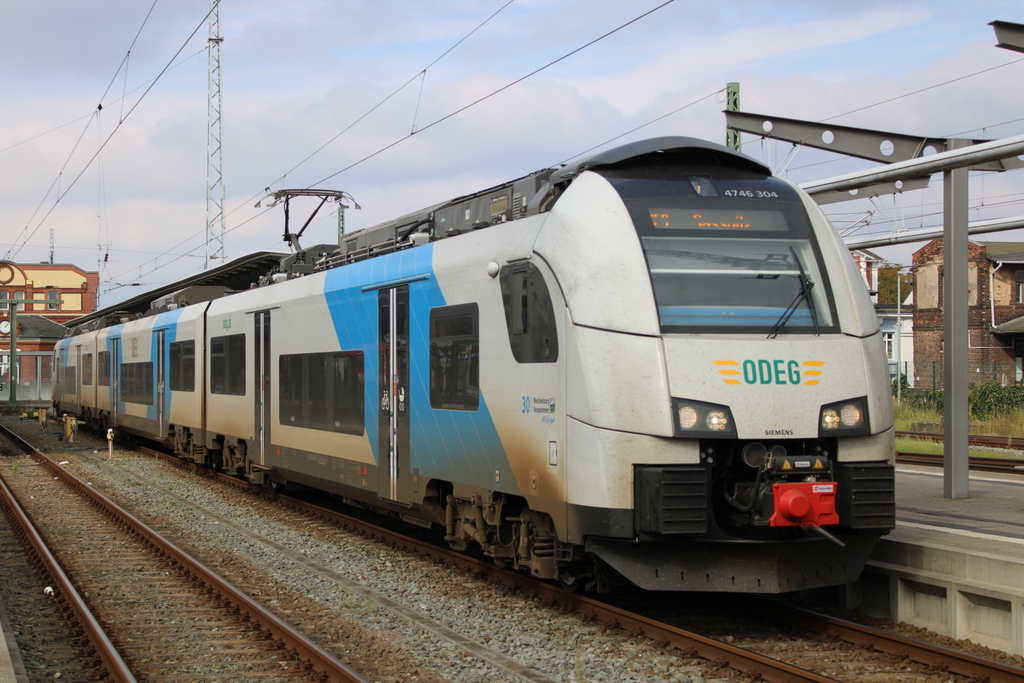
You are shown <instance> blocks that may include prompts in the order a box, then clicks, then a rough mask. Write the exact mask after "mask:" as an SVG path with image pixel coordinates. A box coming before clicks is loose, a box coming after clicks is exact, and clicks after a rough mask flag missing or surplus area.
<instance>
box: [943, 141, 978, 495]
mask: <svg viewBox="0 0 1024 683" xmlns="http://www.w3.org/2000/svg"><path fill="white" fill-rule="evenodd" d="M957 144H958V143H957V142H954V143H953V146H954V147H956V145H957ZM942 184H943V195H944V207H943V208H944V211H943V254H944V256H943V279H944V282H943V291H942V293H943V298H944V306H943V323H942V342H943V376H942V377H943V413H944V420H945V427H944V430H943V431H944V432H945V437H944V446H945V459H944V464H943V495H944V496H945V497H946V498H953V499H958V498H969V497H970V495H971V494H970V480H969V475H968V468H967V456H968V446H967V330H968V328H967V311H968V309H967V287H968V283H967V276H968V271H967V253H968V235H967V198H968V192H967V169H966V168H957V169H952V170H948V171H945V172H944V174H943V183H942Z"/></svg>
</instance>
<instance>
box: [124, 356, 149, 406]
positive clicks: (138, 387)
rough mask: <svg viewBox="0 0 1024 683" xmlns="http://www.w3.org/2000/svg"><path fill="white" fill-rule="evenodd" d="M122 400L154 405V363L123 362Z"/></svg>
mask: <svg viewBox="0 0 1024 683" xmlns="http://www.w3.org/2000/svg"><path fill="white" fill-rule="evenodd" d="M121 400H122V401H124V402H125V403H139V404H142V405H144V406H151V405H153V363H152V362H146V363H122V364H121Z"/></svg>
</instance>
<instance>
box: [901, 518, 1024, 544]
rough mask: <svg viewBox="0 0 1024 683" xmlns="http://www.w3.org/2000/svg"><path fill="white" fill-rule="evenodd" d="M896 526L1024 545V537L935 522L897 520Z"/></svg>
mask: <svg viewBox="0 0 1024 683" xmlns="http://www.w3.org/2000/svg"><path fill="white" fill-rule="evenodd" d="M896 526H905V527H910V528H911V529H924V530H926V531H941V532H943V533H947V534H954V535H956V536H969V537H970V538H981V539H984V540H986V541H997V542H999V543H1016V544H1017V545H1024V538H1013V537H1009V536H1001V535H999V534H998V533H991V534H983V533H980V532H977V531H968V530H967V529H951V528H949V527H945V526H935V525H933V524H919V523H917V522H900V521H898V522H896Z"/></svg>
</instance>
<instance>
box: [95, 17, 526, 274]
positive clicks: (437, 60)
mask: <svg viewBox="0 0 1024 683" xmlns="http://www.w3.org/2000/svg"><path fill="white" fill-rule="evenodd" d="M513 2H514V0H508V2H506V3H505V4H504V5H502V6H501V7H499V8H498V9H497V11H495V12H494V13H493V14H491V15H490V16H489V17H487V18H486V19H484V20H483V21H482V22H480V23H479V24H477V26H476V27H475V28H473V30H472V31H470V32H469V33H467V34H466V35H464V36H463V37H462V38H460V39H459V40H458V41H456V42H455V43H454V44H452V45H451V46H450V47H449V48H448V49H447V50H445V51H444V52H442V53H441V54H440V55H439V56H438V57H436V58H435V59H434V61H432V62H430V64H428V65H427V66H426V67H424V68H423V69H422V70H420V71H419V72H418V73H417V74H416V75H415V76H413V77H412V78H410V79H409V80H408V81H406V82H405V83H403V84H402V85H400V86H399V87H398V88H396V89H395V90H394V91H392V92H391V94H389V95H388V96H386V97H385V98H384V99H382V100H381V101H380V102H378V103H377V104H375V105H374V106H373V107H371V108H370V109H368V110H367V111H366V112H364V113H363V114H362V115H361V116H360V117H359V118H357V119H356V120H355V121H353V122H352V123H350V124H349V125H348V126H346V127H345V128H344V129H342V131H341V132H339V133H338V134H337V135H335V136H334V137H332V138H331V139H330V140H328V141H327V142H325V143H323V144H322V145H320V147H318V148H317V149H315V150H314V151H313V152H312V153H310V154H309V155H307V156H306V157H305V158H304V159H302V160H301V161H300V162H299V163H297V164H295V165H294V166H292V167H291V168H290V169H288V170H287V171H285V172H284V173H283V174H281V175H280V176H278V178H277V179H276V180H274V181H273V182H272V183H270V184H269V185H268V187H269V186H270V185H275V184H277V183H279V182H281V181H283V180H284V179H285V178H287V177H288V175H289V174H290V173H292V172H294V171H295V170H297V169H298V168H299V167H301V166H302V165H303V164H305V163H306V162H307V161H309V160H310V159H312V158H313V157H314V156H316V155H317V154H319V153H320V152H322V151H323V150H324V149H326V148H327V147H328V146H329V145H330V144H331V143H332V142H334V141H335V140H337V139H338V138H340V137H341V136H342V135H344V134H345V133H347V132H348V131H349V130H351V129H352V128H353V127H354V126H355V125H356V124H358V123H359V122H360V121H362V120H363V119H365V118H366V117H367V116H369V115H370V114H372V113H373V112H374V111H376V110H377V109H379V108H380V107H381V106H382V105H383V104H385V103H386V102H387V101H388V100H390V99H391V98H392V97H394V96H395V95H397V94H398V93H399V92H401V91H402V90H403V89H405V87H406V86H408V85H409V84H410V83H412V82H413V81H414V80H416V79H417V78H419V77H420V76H421V75H422V74H425V73H426V72H427V70H428V69H430V68H431V67H432V66H434V65H435V64H437V63H438V62H440V61H441V60H442V59H443V58H444V57H445V56H447V55H448V54H449V53H450V52H451V51H452V50H454V49H455V48H456V47H458V46H459V45H461V44H462V43H463V42H465V41H466V39H467V38H469V37H470V36H472V35H473V34H474V33H476V32H477V31H478V30H480V29H481V28H482V27H483V26H484V25H485V24H487V23H488V22H489V21H491V20H492V19H493V18H494V17H496V16H497V15H498V14H499V13H500V12H501V11H502V10H504V9H505V8H506V7H508V6H509V5H511V4H512V3H513ZM261 194H262V192H261V193H256V194H254V195H252V196H250V197H249V198H248V199H246V200H245V201H243V202H241V203H240V204H238V205H237V206H236V207H235V208H234V209H231V210H230V211H228V213H227V214H226V215H227V216H230V215H232V214H233V213H234V212H235V211H238V210H239V209H240V208H242V207H243V206H249V205H250V204H251V203H252V200H253V199H256V198H257V197H259V196H260V195H261ZM263 213H266V211H263V212H261V213H260V214H258V215H263ZM254 218H255V217H252V218H249V219H247V220H245V221H243V222H242V223H240V224H239V225H236V226H234V227H232V228H230V229H229V230H227V232H232V231H233V230H235V229H237V228H239V227H241V226H242V225H245V224H246V223H248V222H249V221H251V220H253V219H254ZM205 233H206V231H205V229H203V230H199V231H197V232H195V233H194V234H192V235H190V236H189V237H187V238H185V239H184V240H182V241H181V242H179V243H178V244H177V245H175V246H174V247H171V250H173V249H177V248H178V247H181V246H183V245H185V244H187V243H188V242H190V241H191V240H193V239H195V238H196V237H199V236H200V235H205ZM201 246H203V245H202V244H200V245H199V246H197V247H195V248H193V249H191V250H190V251H188V252H186V253H185V254H181V255H179V256H178V257H177V258H174V259H172V260H171V261H169V262H167V263H165V264H164V265H163V266H160V267H164V266H167V265H170V264H171V263H174V262H176V261H178V260H180V258H183V257H185V256H190V255H192V252H194V251H196V250H197V249H199V247H201ZM158 258H160V256H157V257H156V258H155V259H151V261H153V262H155V261H156V259H158ZM149 262H150V261H146V262H144V263H143V264H141V266H140V268H141V267H144V266H145V265H146V264H147V263H149ZM154 270H155V269H154ZM149 272H154V271H153V270H151V271H149ZM123 275H127V273H121V274H120V275H116V276H114V277H115V278H118V279H119V278H120V277H122V276H123ZM140 277H141V276H140ZM120 286H122V287H123V286H127V285H120Z"/></svg>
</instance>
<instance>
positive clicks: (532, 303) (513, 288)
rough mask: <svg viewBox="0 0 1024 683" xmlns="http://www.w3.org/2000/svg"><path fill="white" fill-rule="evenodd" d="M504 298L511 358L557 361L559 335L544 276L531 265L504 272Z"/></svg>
mask: <svg viewBox="0 0 1024 683" xmlns="http://www.w3.org/2000/svg"><path fill="white" fill-rule="evenodd" d="M500 280H501V298H502V301H503V302H504V304H505V323H506V325H507V326H508V341H509V344H511V346H512V355H513V356H514V357H515V359H516V361H518V362H520V363H554V362H555V361H556V360H558V332H557V330H556V329H555V309H554V306H552V304H551V294H550V293H549V292H548V286H547V283H546V282H544V275H543V274H542V273H541V272H540V269H539V268H537V266H535V265H533V264H532V263H529V262H524V263H514V264H512V265H507V266H504V267H503V268H502V269H501V278H500Z"/></svg>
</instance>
